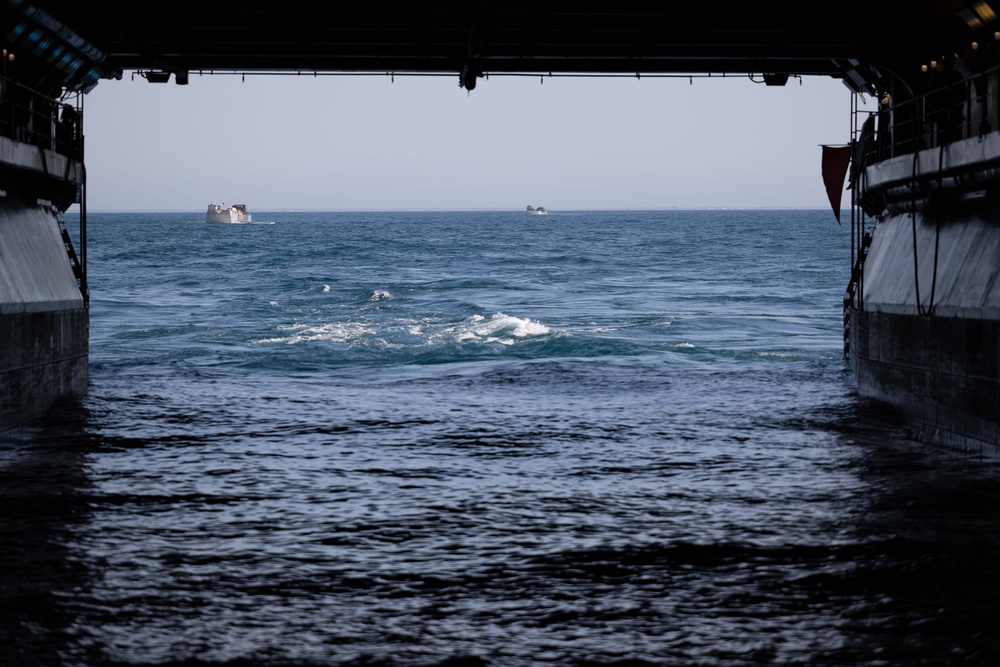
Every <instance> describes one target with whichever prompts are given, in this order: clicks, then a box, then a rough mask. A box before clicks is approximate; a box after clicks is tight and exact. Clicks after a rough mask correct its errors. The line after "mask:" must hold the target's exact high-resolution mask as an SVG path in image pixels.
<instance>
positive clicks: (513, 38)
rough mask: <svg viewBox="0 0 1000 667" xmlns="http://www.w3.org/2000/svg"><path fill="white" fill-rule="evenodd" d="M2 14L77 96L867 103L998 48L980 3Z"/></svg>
mask: <svg viewBox="0 0 1000 667" xmlns="http://www.w3.org/2000/svg"><path fill="white" fill-rule="evenodd" d="M0 2H4V3H5V4H6V5H7V7H6V12H5V14H6V15H5V16H4V17H3V24H2V26H0V34H5V35H8V36H11V35H13V39H12V40H10V37H8V39H9V40H10V41H15V42H18V43H19V44H20V45H22V46H26V47H28V48H31V49H36V48H40V49H41V50H45V49H44V47H40V44H41V43H42V41H48V43H49V47H50V48H54V47H55V46H56V45H57V44H58V43H60V42H65V43H66V45H67V48H68V49H69V50H71V51H72V50H74V49H75V50H76V51H77V52H78V54H77V55H80V56H82V57H83V59H84V60H85V61H86V65H87V66H86V67H85V68H82V69H81V70H80V71H79V72H78V73H77V74H76V76H78V77H80V78H82V79H84V85H90V84H91V83H92V82H93V77H94V76H97V77H98V78H108V77H115V76H120V75H121V73H122V72H123V71H127V70H141V71H144V72H148V73H150V74H151V76H150V80H151V81H162V80H164V77H169V76H170V75H172V76H173V79H174V80H175V81H176V82H177V83H181V84H183V83H185V82H186V81H187V77H188V76H189V75H190V73H192V72H223V71H230V72H235V71H240V72H285V73H287V72H302V73H307V72H352V73H361V72H371V73H384V72H388V73H398V74H416V73H425V74H454V75H455V76H456V77H458V80H459V81H460V83H461V85H463V86H464V87H465V88H467V89H470V90H471V89H473V88H474V87H475V86H476V84H477V81H478V80H479V79H480V78H482V77H484V76H488V75H499V74H512V73H531V74H550V73H551V74H568V73H574V74H619V75H639V76H641V75H643V74H646V75H652V74H687V73H704V74H707V73H712V74H719V75H721V74H757V75H763V74H772V73H773V74H792V75H828V76H834V77H839V78H843V79H845V81H847V82H849V83H850V84H851V85H852V86H854V87H862V86H864V85H865V84H864V81H865V78H871V77H872V76H874V75H873V73H872V72H871V71H870V69H869V68H870V67H872V66H877V67H878V68H880V69H881V70H882V71H884V72H894V73H895V74H896V75H897V76H900V77H902V78H904V79H908V80H911V81H918V80H919V78H918V77H919V74H918V72H919V67H920V64H921V63H928V62H929V61H931V60H933V59H936V58H940V57H941V55H942V54H947V53H950V52H951V51H953V50H954V49H955V48H958V47H959V46H960V45H967V44H968V42H969V41H970V38H971V36H972V33H973V32H974V31H976V30H978V29H979V28H981V29H982V30H985V31H988V32H989V33H990V38H991V39H992V31H991V30H990V28H989V26H988V25H986V22H983V21H981V20H980V21H979V25H976V24H975V23H974V22H971V21H972V19H973V18H975V17H976V16H977V14H976V9H975V3H968V2H942V1H934V2H914V3H906V4H905V5H898V4H897V3H878V2H861V1H857V0H842V1H840V2H822V3H809V4H808V5H803V4H800V3H766V2H714V3H704V2H703V3H698V2H683V3H660V4H657V3H650V2H646V1H639V0H620V1H618V2H604V3H578V2H566V1H562V2H545V1H544V0H542V1H528V0H512V1H508V2H500V1H499V0H468V1H465V2H461V1H448V2H434V1H429V2H405V3H404V2H384V1H383V2H380V1H378V0H374V1H371V2H363V3H351V2H344V3H340V2H337V3H332V2H331V3H317V2H311V1H310V2H299V1H289V2H281V3H248V2H213V1H211V0H207V1H196V0H177V1H174V2H156V1H152V2H143V3H136V2H124V1H122V0H106V1H104V2H65V1H63V0H0ZM18 25H22V26H23V28H22V30H21V31H19V32H17V31H15V29H16V26H18ZM12 31H15V32H12ZM776 80H780V79H776Z"/></svg>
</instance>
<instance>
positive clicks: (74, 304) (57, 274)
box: [0, 197, 90, 432]
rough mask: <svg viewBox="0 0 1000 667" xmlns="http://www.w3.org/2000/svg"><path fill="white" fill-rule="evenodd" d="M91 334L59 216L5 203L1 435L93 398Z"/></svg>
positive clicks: (1, 214) (0, 257) (0, 202)
mask: <svg viewBox="0 0 1000 667" xmlns="http://www.w3.org/2000/svg"><path fill="white" fill-rule="evenodd" d="M89 330H90V320H89V310H88V309H87V307H86V304H85V302H84V299H83V295H82V294H81V292H80V288H79V285H78V284H77V282H76V278H75V276H74V274H73V269H72V265H71V264H70V260H69V257H68V255H67V251H66V246H65V244H64V242H63V240H62V237H61V232H60V229H59V224H58V221H57V219H56V214H55V211H54V210H53V209H52V208H51V207H50V206H46V205H42V204H37V203H30V202H23V201H19V200H16V199H12V198H8V197H4V198H0V432H2V431H5V430H9V429H10V428H12V427H15V426H19V425H22V424H25V423H27V422H29V421H31V420H33V419H36V418H38V417H41V416H43V415H44V414H45V413H46V412H48V411H49V410H50V409H51V407H52V406H53V405H54V404H55V403H56V402H57V401H59V400H60V399H62V398H65V397H69V396H79V395H82V394H85V393H86V391H87V381H88V372H87V364H88V344H89Z"/></svg>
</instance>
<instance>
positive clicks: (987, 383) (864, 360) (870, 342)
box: [847, 211, 1000, 454]
mask: <svg viewBox="0 0 1000 667" xmlns="http://www.w3.org/2000/svg"><path fill="white" fill-rule="evenodd" d="M995 220H996V218H995V217H993V216H991V215H989V214H988V213H986V212H982V211H981V212H972V211H967V212H961V211H955V212H953V213H952V214H951V215H950V216H948V217H945V216H944V215H943V214H939V215H928V214H926V213H924V212H919V211H914V212H911V213H901V214H895V215H889V216H886V217H885V218H884V219H880V220H879V221H878V223H877V224H876V226H875V229H874V230H873V233H872V243H871V248H870V250H869V252H868V255H867V258H866V260H865V265H864V272H863V280H862V282H861V284H860V285H859V295H858V299H857V300H855V301H854V302H853V304H851V305H850V306H849V307H848V311H847V316H848V319H849V323H848V336H849V338H848V353H849V354H848V357H849V360H850V368H851V371H852V374H853V377H854V380H855V381H856V383H857V388H858V392H859V393H860V394H861V395H862V396H866V397H870V398H875V399H878V400H880V401H883V402H885V403H888V404H890V405H892V406H894V407H895V408H897V409H898V410H899V412H900V413H901V415H902V416H903V417H904V418H905V419H906V420H907V421H908V422H910V423H911V424H912V425H913V426H914V427H915V429H916V430H917V431H919V433H920V434H921V435H922V436H925V437H929V438H930V439H933V440H935V441H939V442H942V443H945V444H948V445H952V446H957V447H959V448H961V449H965V450H979V451H983V452H988V453H990V454H997V453H1000V264H998V263H997V261H996V259H997V257H1000V224H997V223H996V222H995Z"/></svg>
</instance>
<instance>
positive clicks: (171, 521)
mask: <svg viewBox="0 0 1000 667" xmlns="http://www.w3.org/2000/svg"><path fill="white" fill-rule="evenodd" d="M253 216H254V222H253V223H252V224H246V225H209V224H206V223H205V221H204V217H203V213H202V212H201V211H196V212H192V213H190V214H187V213H91V214H90V216H89V224H88V248H87V252H88V259H89V277H90V290H91V357H90V390H89V394H88V395H87V396H86V397H84V398H83V399H81V400H80V401H78V402H77V401H74V402H68V403H67V404H65V405H61V406H58V407H57V409H56V410H55V411H54V412H53V414H52V415H51V416H50V417H49V418H47V419H45V420H43V421H42V422H40V423H38V424H35V425H32V426H31V427H29V428H26V429H22V430H20V431H18V432H16V433H12V434H8V435H6V436H4V437H3V438H0V564H2V567H0V664H5V665H6V664H10V665H31V666H34V665H52V666H56V667H63V666H67V667H68V666H87V665H114V666H119V665H121V666H125V665H129V666H135V665H228V666H230V667H235V666H241V667H242V666H253V667H256V666H272V665H353V666H362V665H364V666H369V665H371V666H375V665H380V666H382V665H385V666H388V665H394V666H396V665H399V666H402V665H405V666H420V667H425V666H427V667H429V666H435V665H449V666H458V665H483V666H486V665H489V666H496V667H501V666H503V667H507V666H522V665H523V666H529V667H530V666H536V665H539V666H540V665H559V666H580V667H582V666H588V667H590V666H599V665H616V666H624V665H710V666H719V667H723V666H737V665H739V666H742V665H871V666H876V665H879V666H881V665H887V666H894V665H990V664H1000V628H998V619H1000V464H998V463H997V462H996V461H993V460H988V459H980V458H975V457H970V456H968V455H965V454H960V453H958V452H953V451H948V450H942V449H940V448H936V447H934V446H931V445H927V444H923V443H920V442H917V441H916V440H914V439H913V438H912V437H911V436H910V434H909V433H908V432H907V431H906V430H905V428H903V427H902V426H901V425H900V423H899V422H898V421H897V420H896V419H895V417H894V416H893V415H892V414H891V413H890V412H888V411H886V410H885V409H884V408H882V407H880V406H878V405H873V404H870V403H867V402H865V401H863V400H861V399H859V398H858V397H857V396H856V395H855V394H854V393H853V392H852V390H851V387H850V385H849V382H848V377H847V375H846V370H845V366H844V359H843V332H842V310H841V309H842V299H843V293H844V288H845V287H846V279H847V276H848V274H849V268H850V231H849V225H847V226H844V227H838V225H837V223H836V221H835V220H834V219H833V216H832V215H831V213H830V212H829V211H827V210H817V211H742V210H735V211H730V210H719V211H679V210H673V211H637V212H628V211H566V212H562V211H552V212H550V214H549V215H548V216H546V217H538V216H527V215H526V214H525V213H524V212H523V211H520V210H518V211H513V212H506V211H487V212H455V211H447V212H398V211H387V212H331V213H322V212H267V211H253ZM67 226H68V227H69V229H70V230H71V231H73V230H75V229H76V225H75V222H74V220H73V219H72V217H70V218H69V219H68V220H67ZM74 233H75V232H74Z"/></svg>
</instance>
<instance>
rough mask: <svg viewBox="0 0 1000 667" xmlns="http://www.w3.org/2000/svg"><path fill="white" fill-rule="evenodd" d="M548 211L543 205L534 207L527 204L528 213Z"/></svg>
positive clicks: (544, 212) (544, 213)
mask: <svg viewBox="0 0 1000 667" xmlns="http://www.w3.org/2000/svg"><path fill="white" fill-rule="evenodd" d="M546 214H548V211H546V210H545V207H544V206H539V207H538V208H535V207H534V206H532V205H531V204H528V215H546Z"/></svg>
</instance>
